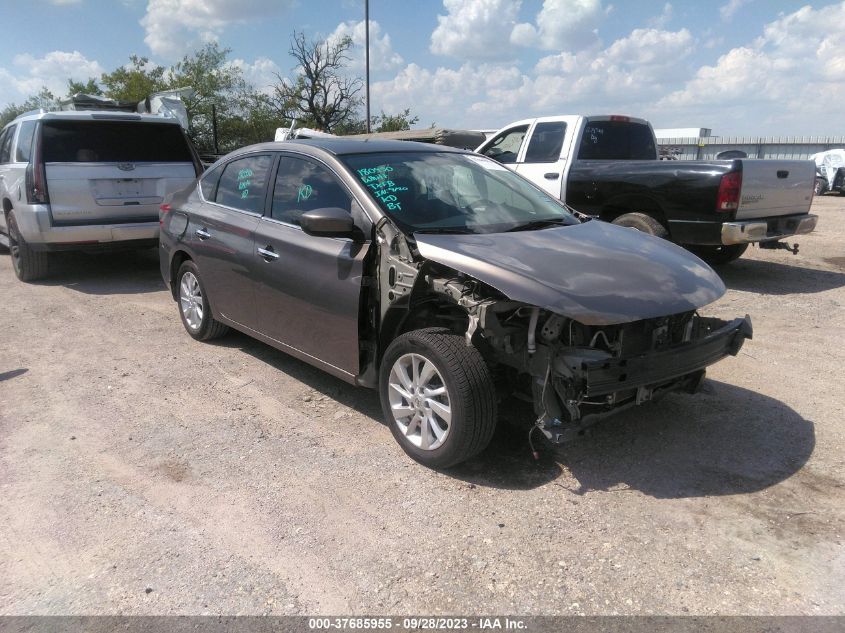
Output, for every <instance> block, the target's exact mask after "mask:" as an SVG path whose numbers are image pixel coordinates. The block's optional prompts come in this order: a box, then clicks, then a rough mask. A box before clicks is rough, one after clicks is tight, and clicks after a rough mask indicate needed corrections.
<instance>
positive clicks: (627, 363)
mask: <svg viewBox="0 0 845 633" xmlns="http://www.w3.org/2000/svg"><path fill="white" fill-rule="evenodd" d="M378 238H379V240H378V241H379V247H380V248H379V257H378V263H377V269H376V270H375V271H374V275H375V277H376V278H377V279H378V282H377V285H378V292H377V294H376V295H373V298H374V299H375V298H376V297H378V299H377V301H374V302H373V303H372V304H371V311H370V323H371V325H372V327H373V330H375V331H378V337H377V338H378V339H379V343H378V347H379V348H381V349H384V348H385V347H386V346H387V344H388V343H389V341H390V340H392V338H394V337H395V336H397V335H398V334H399V333H401V332H404V331H409V330H412V329H417V328H424V327H432V326H438V327H444V328H448V329H450V330H451V331H453V332H454V333H456V334H461V335H463V336H465V338H466V343H467V345H473V346H475V347H476V348H477V349H478V350H479V351H480V352H481V354H482V355H483V357H484V358H485V360H486V362H487V364H488V365H489V367H490V368H491V370H492V373H493V375H494V376H495V379H496V387H497V392H498V393H499V395H500V397H502V398H506V397H516V398H519V399H521V400H525V401H528V402H531V403H532V404H533V408H534V414H535V415H534V419H535V420H536V426H537V427H539V428H540V430H541V431H542V432H543V434H544V435H545V436H546V437H547V438H548V439H549V440H551V441H552V442H563V441H566V440H569V439H572V438H574V437H575V436H577V435H578V434H579V433H580V432H581V431H582V430H583V429H584V428H585V427H587V426H589V425H590V424H592V423H594V422H595V421H597V420H599V419H601V418H603V417H605V416H607V415H609V414H612V413H615V412H617V411H619V410H621V409H624V408H627V407H629V406H632V405H637V404H642V403H644V402H648V401H650V400H654V399H656V398H658V397H660V396H662V395H663V394H665V393H668V392H670V391H686V392H690V393H692V392H695V391H696V390H697V389H698V388H699V386H700V385H701V383H702V381H703V379H704V374H705V369H706V368H707V367H708V366H709V365H712V364H713V363H715V362H717V361H719V360H721V359H722V358H724V357H725V356H728V355H736V354H737V353H738V352H739V350H740V348H741V347H742V345H743V343H744V341H745V339H750V338H751V336H752V328H751V320H750V318H749V317H748V316H746V317H744V318H738V319H734V320H733V321H725V320H722V319H717V318H709V317H703V316H700V315H699V314H698V311H697V309H696V307H695V306H692V307H691V309H688V310H685V311H683V312H678V313H675V314H671V315H667V316H652V317H649V318H639V319H632V320H628V321H624V322H621V323H611V324H607V323H603V322H602V318H603V316H602V314H600V313H598V312H595V313H594V315H595V318H594V319H593V320H592V322H591V323H590V324H585V323H584V322H583V321H584V320H585V319H584V318H583V317H582V318H581V319H580V320H577V319H574V318H571V317H569V316H567V315H565V314H561V313H559V312H558V311H555V310H550V309H548V308H540V307H537V306H534V305H530V304H528V303H526V302H525V301H524V300H523V301H519V300H515V299H514V298H513V297H511V296H509V295H506V294H504V293H503V292H502V291H500V290H498V289H497V288H495V287H494V286H492V285H490V284H488V283H485V282H484V281H480V280H479V279H478V278H477V277H475V276H473V275H469V274H466V273H463V272H460V271H458V270H456V269H455V268H454V267H453V266H449V265H446V264H444V263H442V262H438V261H436V260H435V261H433V260H432V259H429V258H427V257H425V253H421V252H420V250H418V248H417V246H418V243H415V241H414V240H406V239H405V236H403V235H402V234H401V233H400V232H399V231H396V230H395V229H393V228H392V227H391V226H390V225H389V224H386V223H383V224H382V225H380V226H379V228H378ZM708 270H709V269H708ZM699 276H701V275H700V274H699ZM717 290H718V289H716V290H714V291H713V292H712V293H710V294H709V295H707V297H706V299H705V300H707V299H712V298H713V297H715V296H717ZM649 309H653V306H650V308H649Z"/></svg>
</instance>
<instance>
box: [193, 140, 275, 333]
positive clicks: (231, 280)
mask: <svg viewBox="0 0 845 633" xmlns="http://www.w3.org/2000/svg"><path fill="white" fill-rule="evenodd" d="M272 164H273V155H272V154H254V155H252V154H251V155H249V156H243V157H240V158H236V159H234V160H232V161H230V162H228V163H226V164H224V165H221V166H220V167H218V168H215V170H212V171H211V172H209V173H208V174H206V175H205V176H204V177H203V178H202V180H201V181H200V189H201V191H202V192H203V196H204V198H205V200H204V201H202V202H200V203H198V204H196V205H193V206H191V207H190V208H189V209H188V210H189V223H188V228H187V230H186V232H185V242H186V243H187V246H188V247H189V249H190V251H191V252H192V253H193V255H194V258H195V260H196V264H197V266H198V267H199V270H200V275H201V277H202V280H203V285H204V286H205V291H206V294H207V295H208V299H209V302H210V303H211V307H212V310H213V311H214V312H215V313H216V314H217V315H219V316H222V317H224V318H226V319H229V320H230V321H234V322H235V323H237V324H239V325H242V326H246V327H248V328H250V329H253V330H256V329H258V321H257V319H258V313H257V311H256V309H255V282H254V280H253V279H252V278H251V274H252V273H251V265H252V258H253V254H254V252H255V246H254V241H255V229H256V227H257V226H258V223H259V221H260V220H261V213H262V211H263V209H264V206H265V203H266V197H267V183H268V181H269V179H270V173H271V167H272ZM218 169H219V170H220V173H219V174H218V173H216V172H217V170H218ZM215 179H216V181H215Z"/></svg>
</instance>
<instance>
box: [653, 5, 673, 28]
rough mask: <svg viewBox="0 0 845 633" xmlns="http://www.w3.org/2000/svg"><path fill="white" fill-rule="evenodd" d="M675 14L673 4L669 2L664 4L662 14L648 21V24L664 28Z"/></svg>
mask: <svg viewBox="0 0 845 633" xmlns="http://www.w3.org/2000/svg"><path fill="white" fill-rule="evenodd" d="M674 14H675V10H674V8H673V7H672V4H671V3H670V2H667V3H666V4H664V5H663V11H661V12H660V15H658V16H655V17H653V18H651V19H650V20H649V21H648V25H649V26H651V27H654V28H656V29H662V28H664V27H665V26H666V25H667V24H669V22H671V21H672V18H673V17H674Z"/></svg>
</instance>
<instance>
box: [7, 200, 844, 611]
mask: <svg viewBox="0 0 845 633" xmlns="http://www.w3.org/2000/svg"><path fill="white" fill-rule="evenodd" d="M814 211H815V212H817V213H818V214H819V215H820V216H821V219H820V222H819V229H818V231H817V232H816V233H815V234H814V235H812V236H809V237H805V238H803V239H801V240H800V242H801V253H800V254H799V255H797V256H793V255H791V254H789V253H786V252H784V251H778V252H772V251H760V250H758V249H753V250H751V251H749V254H748V255H747V256H746V257H745V258H743V259H742V260H740V261H739V262H737V263H735V264H733V265H731V266H729V267H727V268H725V269H723V270H722V271H721V274H722V275H723V277H724V279H725V282H726V284H727V286H728V288H729V291H728V293H727V294H726V295H725V297H724V298H722V299H721V300H720V301H719V302H717V303H716V304H714V305H713V306H710V307H709V308H707V309H706V310H705V311H704V312H705V313H707V314H712V315H718V316H733V315H742V314H745V313H749V314H751V316H752V319H753V322H754V329H755V331H754V340H753V341H750V342H748V343H747V344H746V346H745V347H744V348H743V350H742V352H741V353H740V355H739V356H738V357H736V358H729V359H726V360H725V361H723V362H721V363H720V364H718V365H716V366H715V367H713V368H711V370H710V371H709V374H708V375H709V379H708V381H707V382H706V384H705V389H704V392H703V393H700V394H698V395H695V396H689V395H680V394H679V395H671V396H669V397H667V398H666V399H664V400H663V401H661V402H659V403H653V404H649V405H646V406H643V407H640V408H637V409H634V410H631V411H628V412H625V413H623V414H620V415H619V416H617V417H615V418H612V419H611V420H608V421H607V422H604V423H602V424H600V425H598V426H597V427H595V429H594V430H593V431H592V432H591V433H590V434H589V435H587V436H586V437H584V438H583V439H581V440H579V441H578V442H576V443H574V444H571V445H568V446H563V447H552V446H549V445H546V446H544V447H543V449H542V458H541V460H540V461H539V462H534V461H532V460H531V456H530V451H529V449H528V446H527V443H526V441H525V437H524V435H523V433H519V434H518V435H517V434H515V431H512V430H510V427H508V426H507V425H501V426H500V429H499V431H498V432H497V435H496V437H495V439H494V442H493V444H492V446H491V447H490V449H489V450H487V451H486V452H485V453H484V454H483V455H482V456H481V457H479V458H477V459H476V460H474V461H472V462H470V463H467V464H465V465H463V466H461V467H459V468H456V469H454V470H451V471H449V472H444V473H438V472H433V471H431V470H427V469H425V468H423V467H421V466H419V465H417V464H415V463H414V462H412V461H410V460H409V459H408V458H407V457H406V456H405V455H404V453H403V452H402V451H401V449H400V448H399V446H398V445H397V444H396V443H395V442H394V440H393V438H392V437H391V434H390V431H389V429H388V428H387V427H386V426H385V425H384V424H383V423H382V422H381V421H380V412H379V405H378V400H377V397H376V395H375V392H371V391H367V390H364V389H356V388H354V387H351V386H348V385H346V384H345V383H342V382H340V381H338V380H335V379H333V378H331V377H329V376H327V375H325V374H323V373H321V372H320V371H318V370H316V369H313V368H311V367H309V366H307V365H305V364H304V363H301V362H299V361H296V360H294V359H292V358H290V357H287V356H285V355H284V354H283V353H281V352H278V351H275V350H274V349H272V348H270V347H268V346H266V345H263V344H261V343H258V342H257V341H254V340H252V339H249V338H247V337H246V336H243V335H239V334H233V335H231V336H229V337H227V338H225V339H222V340H221V341H220V342H217V343H214V344H201V343H196V342H194V341H193V340H192V339H190V338H189V337H188V336H187V334H185V332H184V331H183V329H182V325H181V323H180V322H179V319H178V316H177V308H176V305H175V304H174V303H173V302H172V301H171V300H170V298H169V296H168V294H167V293H166V292H165V290H164V286H163V284H162V282H161V280H160V279H159V274H158V268H157V259H156V256H157V254H156V253H155V252H148V253H137V254H131V255H121V256H114V255H112V256H96V257H95V256H85V255H77V256H66V257H64V258H63V260H62V271H61V272H60V273H58V274H56V275H55V276H53V277H52V278H51V279H50V280H48V281H46V282H43V283H38V284H33V285H26V284H22V283H20V282H18V281H17V280H15V279H14V276H13V274H12V271H11V264H10V262H9V258H8V256H7V255H3V256H0V298H2V301H0V321H1V322H2V323H3V333H2V338H0V485H2V494H0V613H3V614H33V613H35V614H89V615H91V614H117V613H120V614H203V613H211V614H216V613H224V614H265V613H266V614H269V613H272V614H297V613H311V614H318V613H335V614H337V613H346V614H351V613H358V614H364V613H367V614H372V613H385V614H388V613H389V614H398V615H401V614H408V613H414V614H439V613H462V612H467V611H470V612H487V613H490V612H493V613H522V614H580V613H586V614H644V613H649V614H842V613H845V589H843V587H845V553H844V551H843V535H842V531H843V524H844V523H843V518H845V487H843V486H845V468H844V467H843V465H845V462H843V460H844V459H845V458H843V454H845V452H844V451H843V449H845V436H843V433H845V422H843V412H844V411H843V409H845V395H844V394H843V388H842V385H843V381H842V376H841V371H840V370H841V368H842V365H843V361H845V351H843V346H842V343H841V340H842V337H843V334H845V249H843V246H842V245H843V243H845V198H842V197H836V196H833V197H831V196H825V197H822V198H820V199H818V200H817V201H816V202H815V204H814Z"/></svg>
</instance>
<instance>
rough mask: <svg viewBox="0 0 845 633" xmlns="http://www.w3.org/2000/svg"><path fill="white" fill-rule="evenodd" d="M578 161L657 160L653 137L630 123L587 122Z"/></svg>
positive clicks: (650, 133) (648, 130) (649, 132)
mask: <svg viewBox="0 0 845 633" xmlns="http://www.w3.org/2000/svg"><path fill="white" fill-rule="evenodd" d="M578 158H580V159H581V160H656V159H657V150H656V148H655V147H654V134H652V132H651V130H650V129H649V127H648V126H647V125H644V124H642V123H632V122H630V121H592V120H591V121H588V122H587V125H586V126H585V127H584V134H583V136H581V147H580V148H579V150H578Z"/></svg>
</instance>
